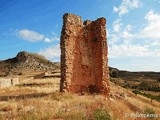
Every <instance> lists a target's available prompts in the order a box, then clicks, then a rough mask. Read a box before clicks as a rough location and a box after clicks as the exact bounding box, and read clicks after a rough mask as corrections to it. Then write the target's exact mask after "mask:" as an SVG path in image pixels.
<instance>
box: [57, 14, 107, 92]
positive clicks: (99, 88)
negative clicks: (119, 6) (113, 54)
mask: <svg viewBox="0 0 160 120" xmlns="http://www.w3.org/2000/svg"><path fill="white" fill-rule="evenodd" d="M105 26H106V19H105V18H99V19H97V20H96V21H89V20H87V21H85V22H84V23H83V22H82V19H81V17H80V16H76V15H73V14H65V15H64V16H63V28H62V32H61V85H60V91H68V92H74V93H76V92H91V93H92V92H97V93H104V94H107V93H108V92H109V75H108V58H107V55H108V48H107V41H106V27H105Z"/></svg>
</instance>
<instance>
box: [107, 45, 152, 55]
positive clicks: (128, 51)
mask: <svg viewBox="0 0 160 120" xmlns="http://www.w3.org/2000/svg"><path fill="white" fill-rule="evenodd" d="M148 55H150V53H149V52H148V49H147V48H145V47H144V46H140V45H124V44H122V45H113V46H111V47H109V57H110V58H113V57H142V56H148Z"/></svg>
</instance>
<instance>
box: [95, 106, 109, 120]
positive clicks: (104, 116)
mask: <svg viewBox="0 0 160 120" xmlns="http://www.w3.org/2000/svg"><path fill="white" fill-rule="evenodd" d="M93 115H94V118H95V120H111V116H110V115H109V114H108V113H107V111H106V110H104V109H96V110H95V111H94V113H93Z"/></svg>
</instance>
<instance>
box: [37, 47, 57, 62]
mask: <svg viewBox="0 0 160 120" xmlns="http://www.w3.org/2000/svg"><path fill="white" fill-rule="evenodd" d="M38 53H39V54H41V55H43V56H45V57H46V58H47V59H50V60H54V59H59V58H60V45H59V44H57V45H53V46H49V47H48V48H46V49H43V50H40V51H39V52H38Z"/></svg>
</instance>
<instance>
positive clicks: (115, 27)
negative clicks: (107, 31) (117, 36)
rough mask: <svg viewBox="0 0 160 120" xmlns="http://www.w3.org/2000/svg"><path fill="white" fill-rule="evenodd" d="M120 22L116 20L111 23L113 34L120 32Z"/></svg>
mask: <svg viewBox="0 0 160 120" xmlns="http://www.w3.org/2000/svg"><path fill="white" fill-rule="evenodd" d="M121 25H122V24H121V22H120V19H116V20H115V21H114V22H113V31H114V32H120V27H121Z"/></svg>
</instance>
